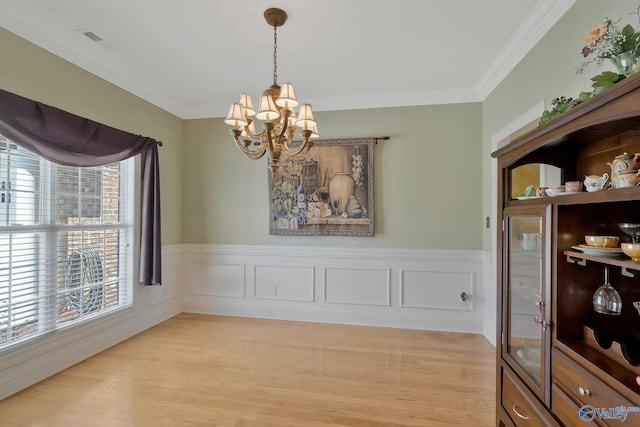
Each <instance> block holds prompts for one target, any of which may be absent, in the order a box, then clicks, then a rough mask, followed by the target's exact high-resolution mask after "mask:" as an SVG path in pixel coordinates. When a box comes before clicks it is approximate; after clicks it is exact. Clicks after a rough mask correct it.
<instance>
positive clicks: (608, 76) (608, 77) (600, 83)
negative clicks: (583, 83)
mask: <svg viewBox="0 0 640 427" xmlns="http://www.w3.org/2000/svg"><path fill="white" fill-rule="evenodd" d="M624 78H625V76H624V75H622V74H618V73H614V72H613V71H605V72H604V73H600V74H598V75H597V76H594V77H591V81H592V82H593V84H592V85H591V87H592V88H593V95H597V94H599V93H600V92H602V91H603V90H605V89H607V88H609V87H611V86H613V85H614V84H616V83H618V82H619V81H622V80H624Z"/></svg>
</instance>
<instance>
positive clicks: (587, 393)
mask: <svg viewBox="0 0 640 427" xmlns="http://www.w3.org/2000/svg"><path fill="white" fill-rule="evenodd" d="M578 393H580V396H591V390H589V389H588V388H582V387H578Z"/></svg>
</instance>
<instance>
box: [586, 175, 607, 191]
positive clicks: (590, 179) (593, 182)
mask: <svg viewBox="0 0 640 427" xmlns="http://www.w3.org/2000/svg"><path fill="white" fill-rule="evenodd" d="M584 178H585V179H584V188H586V189H587V191H600V190H602V189H603V188H604V186H605V184H606V183H607V181H609V174H608V173H604V174H602V176H599V175H587V176H585V177H584Z"/></svg>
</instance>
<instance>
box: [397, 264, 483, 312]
mask: <svg viewBox="0 0 640 427" xmlns="http://www.w3.org/2000/svg"><path fill="white" fill-rule="evenodd" d="M441 268H442V266H440V268H439V270H437V271H408V270H403V271H401V272H400V275H401V278H400V289H401V291H400V292H401V294H400V296H401V301H402V306H403V307H416V308H432V309H438V310H465V311H470V310H471V311H472V310H473V299H471V297H470V296H471V295H473V294H474V289H473V286H474V282H475V280H474V275H473V272H457V271H441ZM454 268H455V267H454ZM463 292H464V294H465V295H466V296H467V297H468V298H469V299H468V300H466V301H465V300H463V299H462V298H461V297H460V296H461V294H462V293H463Z"/></svg>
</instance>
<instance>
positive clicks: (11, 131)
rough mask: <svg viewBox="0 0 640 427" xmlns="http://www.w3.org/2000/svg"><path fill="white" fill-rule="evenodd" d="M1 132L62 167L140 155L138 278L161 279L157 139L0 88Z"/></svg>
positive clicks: (155, 281) (148, 282)
mask: <svg viewBox="0 0 640 427" xmlns="http://www.w3.org/2000/svg"><path fill="white" fill-rule="evenodd" d="M0 134H2V135H3V136H5V137H6V138H8V139H10V140H11V141H12V142H14V143H16V144H18V145H20V146H22V147H24V148H26V149H28V150H30V151H32V152H34V153H36V154H38V155H40V156H42V157H44V158H45V159H47V160H50V161H52V162H55V163H59V164H62V165H66V166H78V167H86V166H102V165H106V164H109V163H114V162H119V161H121V160H124V159H128V158H129V157H133V156H135V155H137V154H142V156H143V157H142V206H141V209H142V218H141V235H140V260H139V261H140V265H139V267H140V268H139V271H140V277H139V280H140V283H142V284H144V285H160V284H161V283H162V269H161V255H162V254H161V251H160V248H161V236H160V172H159V168H158V145H161V143H160V142H158V141H156V140H155V139H152V138H149V137H144V136H140V135H134V134H131V133H128V132H125V131H122V130H119V129H115V128H112V127H109V126H106V125H103V124H100V123H97V122H94V121H92V120H89V119H85V118H83V117H80V116H76V115H75V114H71V113H68V112H66V111H62V110H60V109H58V108H55V107H51V106H49V105H45V104H41V103H39V102H36V101H33V100H30V99H27V98H23V97H21V96H18V95H15V94H13V93H10V92H7V91H4V90H1V89H0Z"/></svg>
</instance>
